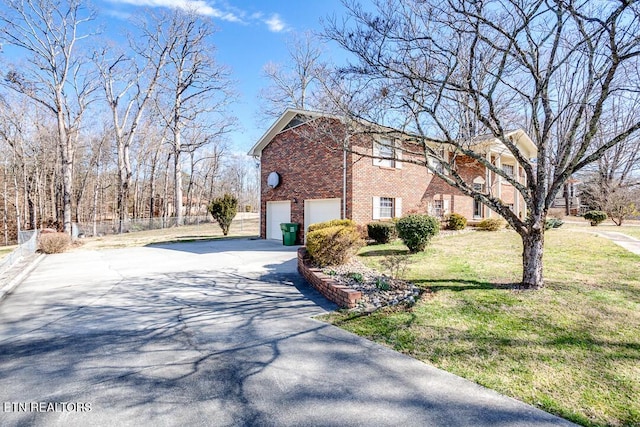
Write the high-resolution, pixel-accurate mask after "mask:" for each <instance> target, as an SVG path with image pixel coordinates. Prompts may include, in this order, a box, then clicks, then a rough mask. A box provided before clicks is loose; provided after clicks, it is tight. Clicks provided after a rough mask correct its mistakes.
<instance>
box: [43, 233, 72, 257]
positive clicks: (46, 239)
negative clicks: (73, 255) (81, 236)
mask: <svg viewBox="0 0 640 427" xmlns="http://www.w3.org/2000/svg"><path fill="white" fill-rule="evenodd" d="M69 245H71V237H69V235H68V234H67V233H47V234H41V235H40V239H39V248H40V251H42V252H44V253H45V254H60V253H62V252H64V251H66V250H67V248H68V247H69Z"/></svg>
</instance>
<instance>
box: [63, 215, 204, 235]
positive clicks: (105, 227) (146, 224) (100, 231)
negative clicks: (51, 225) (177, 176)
mask: <svg viewBox="0 0 640 427" xmlns="http://www.w3.org/2000/svg"><path fill="white" fill-rule="evenodd" d="M212 221H213V220H212V218H211V217H210V216H208V215H202V216H188V217H187V216H186V217H184V218H183V225H200V224H208V223H211V222H212ZM177 224H178V219H177V218H176V217H164V218H163V217H158V218H135V219H128V220H126V221H125V222H124V224H123V225H122V232H123V233H133V232H135V231H146V230H160V229H163V228H171V227H175V226H176V225H177ZM73 228H74V230H73V232H72V234H73V236H74V237H94V236H106V235H108V234H118V233H119V232H120V222H119V221H118V220H110V221H99V222H96V223H93V222H80V223H74V224H73Z"/></svg>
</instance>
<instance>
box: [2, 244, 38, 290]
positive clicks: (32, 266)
mask: <svg viewBox="0 0 640 427" xmlns="http://www.w3.org/2000/svg"><path fill="white" fill-rule="evenodd" d="M44 257H45V254H40V255H38V256H37V257H36V258H35V259H34V260H33V261H31V262H30V263H29V265H28V266H27V267H26V268H25V269H24V270H22V271H21V272H20V274H18V275H17V276H16V277H14V278H13V279H11V280H10V281H9V283H7V284H6V285H5V286H3V287H2V289H0V302H1V301H3V300H4V299H5V298H6V297H7V295H9V294H10V293H11V292H13V291H14V289H15V288H17V287H18V286H19V285H20V283H22V281H23V280H24V279H26V277H27V276H28V275H29V274H31V272H32V271H33V270H34V269H35V268H36V267H37V266H38V264H40V261H42V260H43V259H44Z"/></svg>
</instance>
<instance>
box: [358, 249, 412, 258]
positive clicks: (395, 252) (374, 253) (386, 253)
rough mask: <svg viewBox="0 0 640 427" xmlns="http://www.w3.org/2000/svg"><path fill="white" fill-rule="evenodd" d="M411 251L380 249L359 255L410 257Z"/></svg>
mask: <svg viewBox="0 0 640 427" xmlns="http://www.w3.org/2000/svg"><path fill="white" fill-rule="evenodd" d="M408 254H409V249H379V250H373V251H367V252H363V253H360V254H358V256H359V257H374V256H390V255H408Z"/></svg>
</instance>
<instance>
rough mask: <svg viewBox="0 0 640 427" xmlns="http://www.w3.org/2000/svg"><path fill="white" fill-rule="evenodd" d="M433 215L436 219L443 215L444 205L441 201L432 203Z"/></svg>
mask: <svg viewBox="0 0 640 427" xmlns="http://www.w3.org/2000/svg"><path fill="white" fill-rule="evenodd" d="M433 214H434V215H435V216H437V217H442V215H444V203H443V201H442V200H434V201H433Z"/></svg>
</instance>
